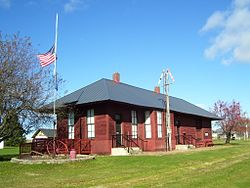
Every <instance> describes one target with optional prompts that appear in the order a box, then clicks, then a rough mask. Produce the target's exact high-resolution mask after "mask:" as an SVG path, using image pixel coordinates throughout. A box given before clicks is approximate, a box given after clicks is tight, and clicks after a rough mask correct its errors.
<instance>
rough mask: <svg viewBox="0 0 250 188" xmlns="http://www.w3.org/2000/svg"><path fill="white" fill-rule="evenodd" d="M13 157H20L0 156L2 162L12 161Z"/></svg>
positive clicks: (14, 155)
mask: <svg viewBox="0 0 250 188" xmlns="http://www.w3.org/2000/svg"><path fill="white" fill-rule="evenodd" d="M13 157H18V155H16V154H13V155H0V162H3V161H10V160H11V158H13Z"/></svg>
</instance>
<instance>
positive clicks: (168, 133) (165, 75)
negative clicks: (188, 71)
mask: <svg viewBox="0 0 250 188" xmlns="http://www.w3.org/2000/svg"><path fill="white" fill-rule="evenodd" d="M162 78H163V91H165V94H166V103H165V105H166V107H165V108H166V134H165V135H166V151H172V129H171V124H170V103H169V86H170V84H171V82H170V79H171V80H172V82H174V77H173V76H172V74H171V72H170V70H169V69H168V70H167V71H165V70H163V71H162V75H161V77H160V80H159V82H158V84H160V81H161V79H162Z"/></svg>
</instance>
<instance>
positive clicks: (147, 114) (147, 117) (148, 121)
mask: <svg viewBox="0 0 250 188" xmlns="http://www.w3.org/2000/svg"><path fill="white" fill-rule="evenodd" d="M144 125H145V138H152V128H151V118H150V111H146V112H145V123H144Z"/></svg>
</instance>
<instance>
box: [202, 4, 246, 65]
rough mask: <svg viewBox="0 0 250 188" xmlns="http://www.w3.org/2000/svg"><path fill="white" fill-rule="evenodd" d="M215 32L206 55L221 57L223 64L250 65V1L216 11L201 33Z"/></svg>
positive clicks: (208, 56)
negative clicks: (238, 63)
mask: <svg viewBox="0 0 250 188" xmlns="http://www.w3.org/2000/svg"><path fill="white" fill-rule="evenodd" d="M211 30H215V31H216V33H217V35H216V36H214V37H213V39H212V43H211V45H210V46H209V47H208V48H207V49H205V51H204V55H205V56H206V57H207V58H210V59H213V58H216V57H219V58H220V59H221V62H222V63H223V64H227V65H228V64H231V63H233V62H242V63H250V0H234V1H233V3H232V6H231V7H230V8H229V9H227V10H225V11H216V12H215V13H213V14H212V15H211V16H210V17H209V18H208V19H207V22H206V24H205V25H204V26H203V27H202V28H201V30H200V32H202V33H205V32H209V31H211Z"/></svg>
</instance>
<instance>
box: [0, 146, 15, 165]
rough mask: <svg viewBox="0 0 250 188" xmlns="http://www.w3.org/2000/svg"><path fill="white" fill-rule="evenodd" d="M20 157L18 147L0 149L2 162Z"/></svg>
mask: <svg viewBox="0 0 250 188" xmlns="http://www.w3.org/2000/svg"><path fill="white" fill-rule="evenodd" d="M18 155H19V148H18V147H4V149H0V162H1V161H9V160H11V158H12V157H17V156H18Z"/></svg>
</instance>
